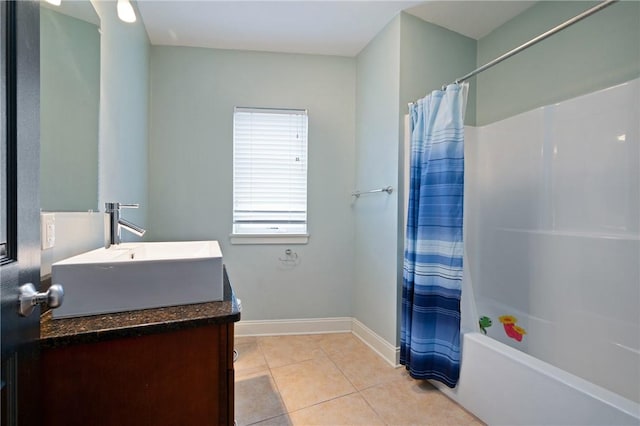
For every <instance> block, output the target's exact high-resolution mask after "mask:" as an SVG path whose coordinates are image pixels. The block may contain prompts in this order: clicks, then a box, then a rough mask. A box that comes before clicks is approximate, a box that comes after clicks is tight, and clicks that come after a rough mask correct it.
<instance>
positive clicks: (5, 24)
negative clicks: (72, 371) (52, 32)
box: [0, 0, 40, 426]
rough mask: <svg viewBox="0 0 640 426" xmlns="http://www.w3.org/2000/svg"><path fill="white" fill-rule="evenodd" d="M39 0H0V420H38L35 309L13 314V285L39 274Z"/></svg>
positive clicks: (15, 302)
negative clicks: (35, 415) (33, 381)
mask: <svg viewBox="0 0 640 426" xmlns="http://www.w3.org/2000/svg"><path fill="white" fill-rule="evenodd" d="M39 16H40V15H39V3H38V2H37V1H33V0H29V1H5V0H0V38H1V42H0V49H1V52H0V62H1V70H0V101H1V102H0V103H1V106H0V108H1V114H0V134H1V135H0V138H1V140H0V145H1V149H0V152H1V163H2V174H1V175H0V182H1V184H0V192H1V196H0V349H1V352H2V363H1V364H0V369H1V372H0V375H1V378H2V415H1V417H2V425H3V426H4V425H11V426H13V425H18V424H20V425H30V424H38V421H36V420H35V417H31V418H30V417H29V416H30V415H31V416H33V415H34V414H37V404H38V401H37V399H38V398H37V395H36V394H35V390H36V389H37V386H33V385H32V380H31V378H32V377H35V376H36V375H37V372H36V371H35V369H36V367H37V362H35V361H37V350H36V348H37V338H38V335H39V329H40V327H39V316H40V310H39V308H36V309H35V310H34V311H33V313H32V314H31V315H29V316H26V317H22V316H20V315H19V314H18V288H19V287H20V286H21V285H22V284H25V283H33V284H34V285H35V286H36V288H38V287H39V282H40V212H39V210H40V196H39V176H40V104H39V102H40V101H39V97H40V96H39V95H40V71H39V68H40V58H39V55H40V40H39V37H40V34H39V31H40V29H39V25H40V22H39V20H40V18H39Z"/></svg>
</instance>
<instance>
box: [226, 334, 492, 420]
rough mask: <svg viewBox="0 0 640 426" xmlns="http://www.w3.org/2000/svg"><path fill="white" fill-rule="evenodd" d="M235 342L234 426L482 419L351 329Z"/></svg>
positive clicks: (248, 338)
mask: <svg viewBox="0 0 640 426" xmlns="http://www.w3.org/2000/svg"><path fill="white" fill-rule="evenodd" d="M235 348H236V349H237V350H238V352H239V356H238V359H237V361H236V363H235V377H236V383H235V385H236V392H235V403H236V406H235V416H236V421H237V424H238V425H239V426H244V425H278V426H280V425H283V426H284V425H368V426H369V425H456V426H463V425H464V426H479V425H482V424H483V423H482V422H481V421H480V420H478V419H477V418H476V417H474V416H473V415H471V414H470V413H468V412H467V411H465V410H464V409H463V408H462V407H460V406H459V405H457V404H456V403H455V402H453V401H451V400H450V399H448V398H447V397H446V396H444V395H443V394H442V393H441V392H439V391H438V390H437V389H436V388H434V387H433V386H432V385H431V384H429V383H428V382H426V381H420V380H414V379H412V378H411V377H409V375H408V374H407V373H406V371H405V369H404V368H393V367H391V366H390V365H389V364H387V363H386V362H385V361H383V360H382V359H381V358H380V357H379V356H378V355H377V354H376V353H374V352H373V351H372V350H371V349H370V348H369V347H368V346H367V345H365V344H364V343H363V342H362V341H361V340H360V339H358V338H357V337H355V336H354V335H353V334H351V333H340V334H319V335H299V336H270V337H238V338H236V342H235Z"/></svg>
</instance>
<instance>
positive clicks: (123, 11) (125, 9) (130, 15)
mask: <svg viewBox="0 0 640 426" xmlns="http://www.w3.org/2000/svg"><path fill="white" fill-rule="evenodd" d="M117 8H118V18H120V20H121V21H123V22H129V23H131V22H136V12H135V11H134V10H133V6H132V5H131V2H129V0H118V5H117Z"/></svg>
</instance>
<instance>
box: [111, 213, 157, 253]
mask: <svg viewBox="0 0 640 426" xmlns="http://www.w3.org/2000/svg"><path fill="white" fill-rule="evenodd" d="M138 207H140V205H139V204H122V203H104V211H105V213H108V214H109V239H108V241H106V243H105V247H106V248H109V247H110V246H111V244H115V245H118V244H120V242H121V239H120V234H121V230H122V228H124V229H126V230H127V231H129V232H131V233H132V234H135V235H137V236H138V237H142V236H143V235H144V233H145V232H147V231H146V230H145V229H143V228H141V227H139V226H138V225H134V224H133V223H131V222H129V221H128V220H125V219H123V218H121V217H120V209H137V208H138Z"/></svg>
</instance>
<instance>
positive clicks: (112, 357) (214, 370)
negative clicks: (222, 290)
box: [34, 322, 234, 426]
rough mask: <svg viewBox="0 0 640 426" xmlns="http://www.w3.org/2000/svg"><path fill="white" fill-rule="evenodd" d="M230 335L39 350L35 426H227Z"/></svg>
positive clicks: (220, 331)
mask: <svg viewBox="0 0 640 426" xmlns="http://www.w3.org/2000/svg"><path fill="white" fill-rule="evenodd" d="M233 327H234V324H233V322H228V323H221V324H205V325H198V326H193V327H185V328H177V329H169V330H166V331H162V332H155V333H148V334H143V335H138V336H126V337H119V338H109V339H105V340H100V339H98V341H94V342H89V343H74V344H68V345H63V346H59V347H44V348H42V352H41V366H42V374H41V375H42V384H43V388H42V391H43V392H42V394H43V395H42V399H43V400H42V403H41V404H40V406H39V407H38V410H40V412H41V413H42V424H43V425H48V426H49V425H50V426H57V425H60V426H62V425H64V426H73V425H82V426H88V425H92V426H99V425H105V426H106V425H108V426H125V425H154V426H161V425H175V426H188V425H194V426H195V425H198V426H200V425H233V420H234V409H233V404H234V398H233V395H234V373H233ZM34 409H35V407H34Z"/></svg>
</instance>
